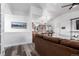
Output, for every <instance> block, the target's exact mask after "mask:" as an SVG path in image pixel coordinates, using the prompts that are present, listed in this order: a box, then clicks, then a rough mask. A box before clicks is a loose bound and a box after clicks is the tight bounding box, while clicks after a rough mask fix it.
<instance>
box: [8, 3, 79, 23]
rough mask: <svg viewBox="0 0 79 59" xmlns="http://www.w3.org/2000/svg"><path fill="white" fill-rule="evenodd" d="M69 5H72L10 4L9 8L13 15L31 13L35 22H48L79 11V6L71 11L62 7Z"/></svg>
mask: <svg viewBox="0 0 79 59" xmlns="http://www.w3.org/2000/svg"><path fill="white" fill-rule="evenodd" d="M67 4H70V3H10V4H9V6H10V9H11V11H12V13H13V14H21V15H29V12H31V16H32V18H33V21H36V22H41V20H42V21H45V22H47V21H49V20H51V19H52V20H53V19H55V18H56V17H58V16H60V15H63V14H65V13H68V12H73V11H77V10H79V6H77V7H74V8H72V9H71V10H69V7H65V8H62V7H61V6H64V5H67Z"/></svg>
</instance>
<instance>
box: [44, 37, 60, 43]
mask: <svg viewBox="0 0 79 59" xmlns="http://www.w3.org/2000/svg"><path fill="white" fill-rule="evenodd" d="M43 39H44V40H48V41H51V42H54V43H60V40H61V39H60V38H55V37H49V36H43Z"/></svg>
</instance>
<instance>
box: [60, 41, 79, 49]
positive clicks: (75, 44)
mask: <svg viewBox="0 0 79 59" xmlns="http://www.w3.org/2000/svg"><path fill="white" fill-rule="evenodd" d="M60 44H62V45H65V46H69V47H72V48H76V49H79V41H77V40H66V39H65V40H64V39H63V40H61V42H60Z"/></svg>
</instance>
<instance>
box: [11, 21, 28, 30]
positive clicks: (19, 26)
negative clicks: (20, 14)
mask: <svg viewBox="0 0 79 59" xmlns="http://www.w3.org/2000/svg"><path fill="white" fill-rule="evenodd" d="M11 28H15V29H26V28H27V23H25V22H12V23H11Z"/></svg>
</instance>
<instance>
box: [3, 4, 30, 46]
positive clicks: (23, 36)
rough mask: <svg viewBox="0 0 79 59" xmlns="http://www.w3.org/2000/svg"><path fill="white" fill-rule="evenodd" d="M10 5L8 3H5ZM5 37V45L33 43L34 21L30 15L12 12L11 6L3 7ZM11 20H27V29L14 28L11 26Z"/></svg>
mask: <svg viewBox="0 0 79 59" xmlns="http://www.w3.org/2000/svg"><path fill="white" fill-rule="evenodd" d="M4 6H7V7H8V4H4ZM3 10H4V11H6V12H4V11H3V17H4V18H3V20H4V21H3V25H4V32H3V39H2V45H3V46H4V47H8V46H15V45H21V44H28V43H32V22H31V18H30V16H26V15H25V16H24V15H14V14H12V13H11V10H10V8H9V7H8V8H6V7H5V8H3ZM11 22H26V23H27V29H13V28H11Z"/></svg>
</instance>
